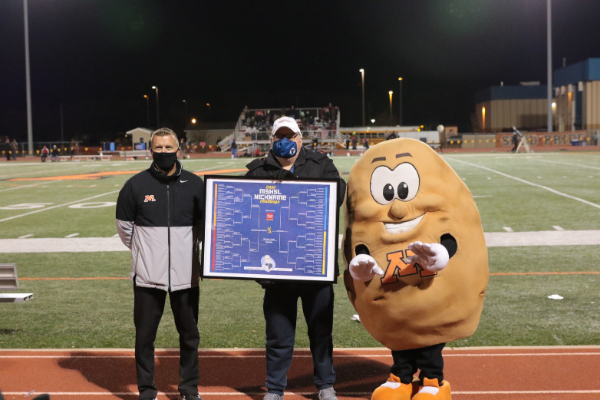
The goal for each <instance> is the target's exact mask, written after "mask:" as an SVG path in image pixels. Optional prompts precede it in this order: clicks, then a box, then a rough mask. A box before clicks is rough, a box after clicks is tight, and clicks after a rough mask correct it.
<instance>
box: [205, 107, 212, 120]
mask: <svg viewBox="0 0 600 400" xmlns="http://www.w3.org/2000/svg"><path fill="white" fill-rule="evenodd" d="M206 105H207V106H208V122H210V120H211V115H210V114H211V108H210V103H206Z"/></svg>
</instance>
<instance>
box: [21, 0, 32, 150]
mask: <svg viewBox="0 0 600 400" xmlns="http://www.w3.org/2000/svg"><path fill="white" fill-rule="evenodd" d="M23 20H24V26H25V86H26V90H27V145H28V150H29V155H32V154H33V126H32V122H31V77H30V75H31V72H30V68H29V23H28V20H29V17H28V13H27V0H23Z"/></svg>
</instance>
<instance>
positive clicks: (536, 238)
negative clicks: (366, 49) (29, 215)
mask: <svg viewBox="0 0 600 400" xmlns="http://www.w3.org/2000/svg"><path fill="white" fill-rule="evenodd" d="M484 235H485V241H486V244H487V247H515V246H578V245H600V230H583V231H565V230H563V231H538V232H486V233H484ZM342 238H343V235H339V237H338V243H340V244H341V242H342ZM340 248H341V246H340ZM113 251H129V249H128V248H127V247H126V246H125V245H124V244H123V243H122V242H121V239H120V238H119V236H118V235H115V236H112V237H96V238H94V237H84V238H78V237H71V238H31V237H30V238H24V239H0V253H63V252H67V253H86V252H113Z"/></svg>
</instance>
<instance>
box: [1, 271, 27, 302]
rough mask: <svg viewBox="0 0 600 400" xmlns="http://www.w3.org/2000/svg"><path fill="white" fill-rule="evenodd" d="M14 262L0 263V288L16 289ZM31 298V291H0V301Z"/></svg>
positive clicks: (17, 286)
mask: <svg viewBox="0 0 600 400" xmlns="http://www.w3.org/2000/svg"><path fill="white" fill-rule="evenodd" d="M18 289H19V279H18V277H17V265H16V264H0V290H18ZM31 299H33V293H0V303H23V302H25V301H27V300H31Z"/></svg>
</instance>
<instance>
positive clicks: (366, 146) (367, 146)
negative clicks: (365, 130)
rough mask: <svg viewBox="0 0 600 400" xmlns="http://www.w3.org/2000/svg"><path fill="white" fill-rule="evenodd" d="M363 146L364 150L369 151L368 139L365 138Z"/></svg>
mask: <svg viewBox="0 0 600 400" xmlns="http://www.w3.org/2000/svg"><path fill="white" fill-rule="evenodd" d="M363 145H364V146H365V150H369V139H367V138H365V140H364V141H363Z"/></svg>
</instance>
